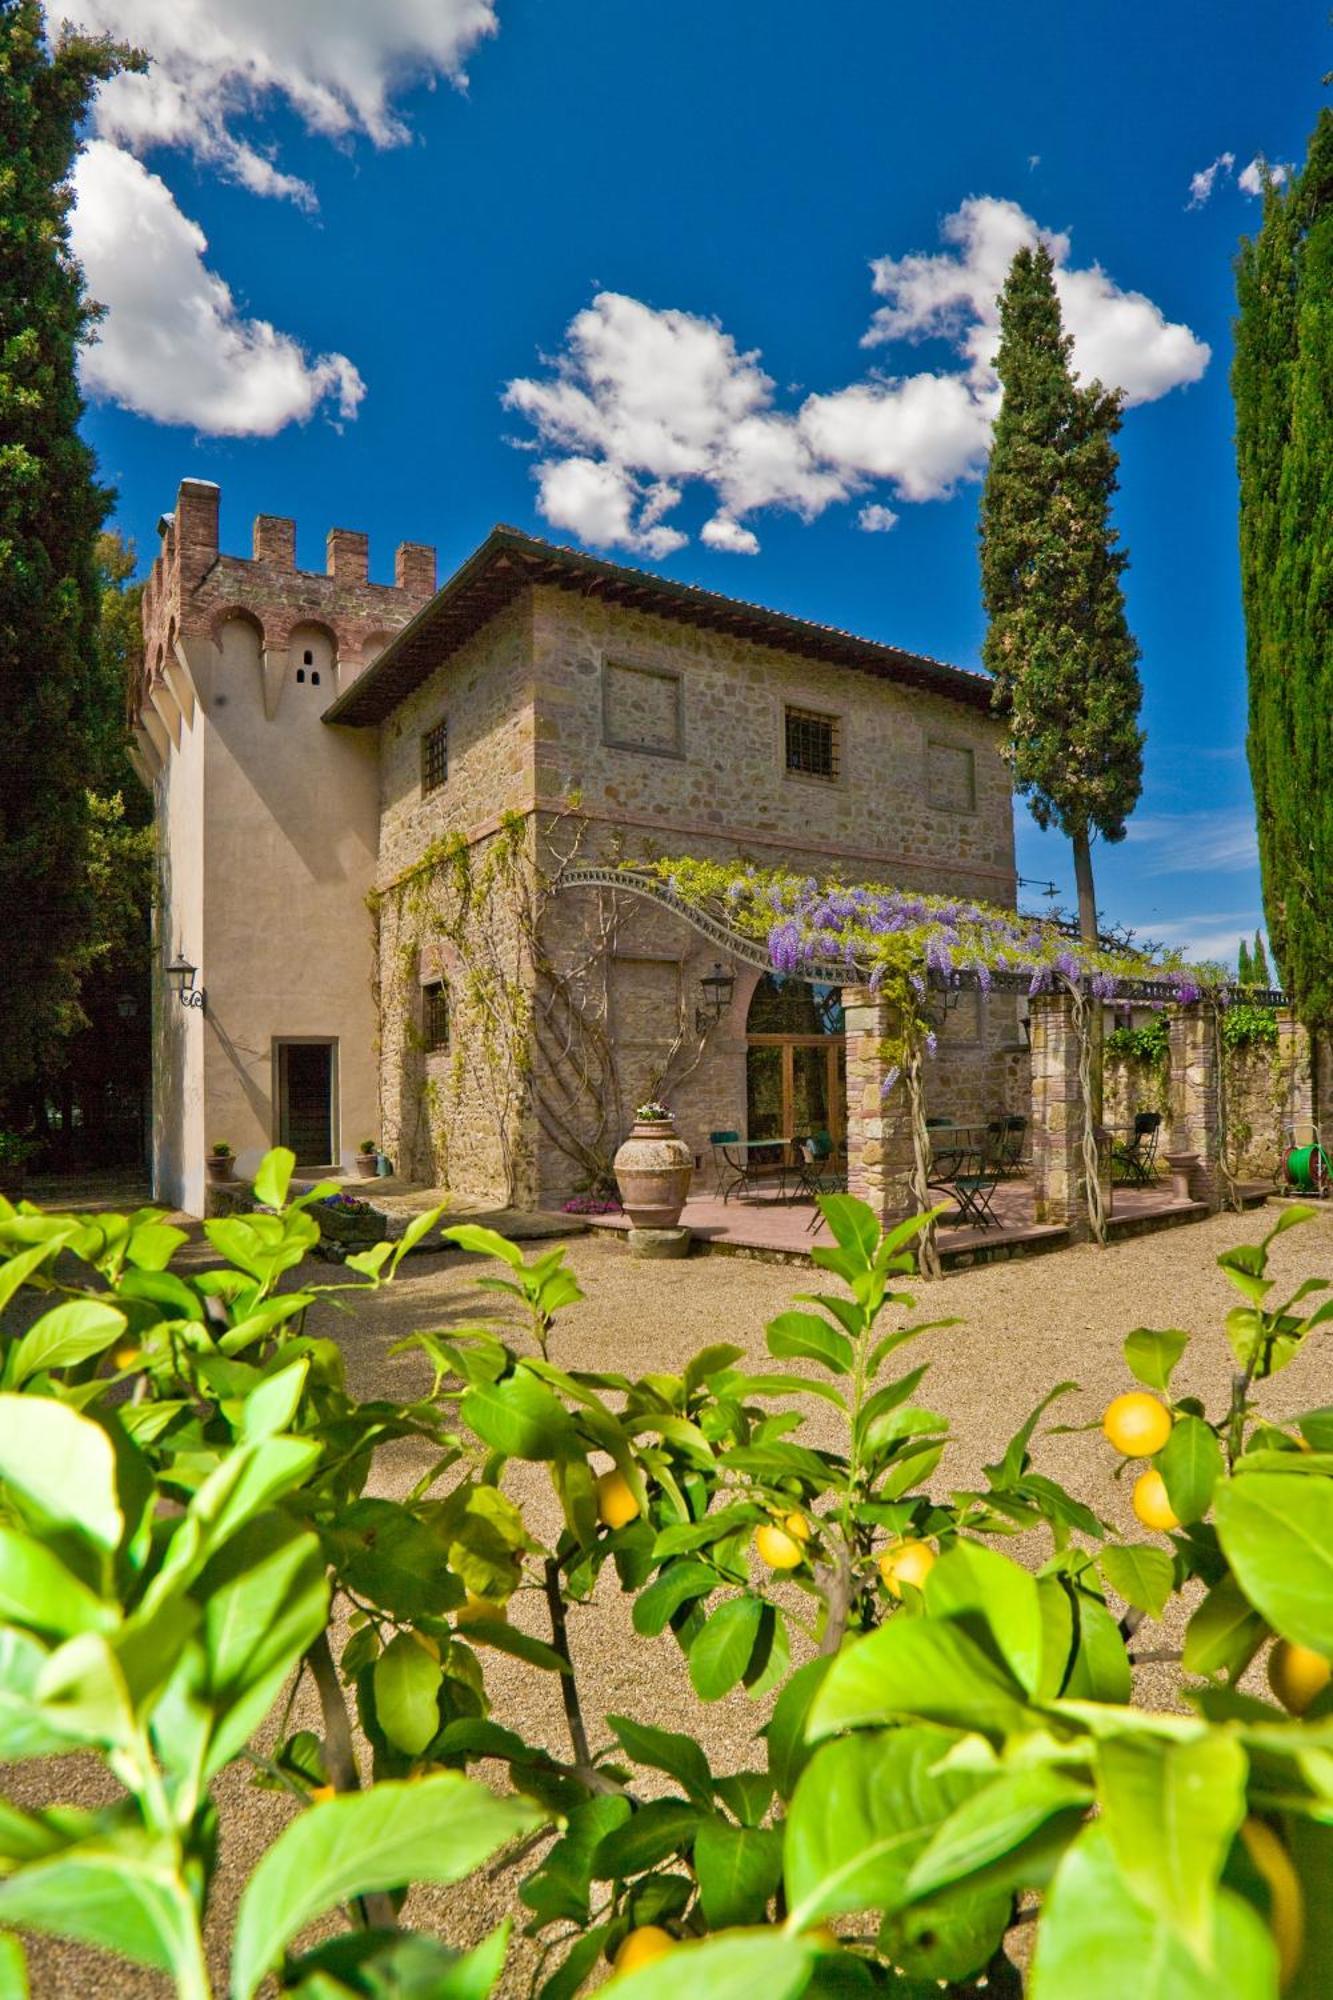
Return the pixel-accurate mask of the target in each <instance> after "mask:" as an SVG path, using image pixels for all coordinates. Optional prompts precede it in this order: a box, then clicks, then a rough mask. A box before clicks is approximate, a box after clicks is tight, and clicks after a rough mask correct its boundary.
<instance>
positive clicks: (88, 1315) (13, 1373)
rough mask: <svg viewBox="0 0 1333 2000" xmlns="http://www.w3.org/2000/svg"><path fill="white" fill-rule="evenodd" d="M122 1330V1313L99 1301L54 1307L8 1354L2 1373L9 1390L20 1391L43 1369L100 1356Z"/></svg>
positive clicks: (73, 1300)
mask: <svg viewBox="0 0 1333 2000" xmlns="http://www.w3.org/2000/svg"><path fill="white" fill-rule="evenodd" d="M125 1326H126V1319H125V1315H124V1313H123V1312H120V1311H118V1309H117V1308H116V1307H115V1306H112V1305H106V1304H104V1303H103V1302H102V1301H101V1300H100V1299H69V1300H67V1301H66V1303H65V1304H64V1305H63V1306H53V1307H52V1309H51V1311H50V1312H46V1313H43V1314H42V1316H41V1318H40V1319H39V1320H38V1321H37V1323H36V1325H35V1326H32V1327H30V1328H29V1329H28V1331H27V1333H25V1334H24V1336H23V1338H22V1340H20V1341H19V1343H18V1345H17V1346H16V1347H15V1348H14V1349H13V1351H12V1352H11V1354H10V1358H9V1366H8V1368H7V1369H6V1371H5V1372H6V1374H7V1375H8V1377H9V1381H10V1384H11V1386H12V1387H13V1388H15V1389H20V1388H22V1386H23V1384H24V1383H25V1382H26V1381H27V1380H28V1378H29V1376H32V1375H37V1374H40V1373H41V1371H42V1370H43V1369H51V1368H69V1367H72V1366H73V1364H74V1363H75V1362H76V1361H86V1360H87V1359H88V1357H89V1355H91V1354H100V1353H101V1352H102V1349H103V1348H104V1347H110V1345H111V1343H112V1341H113V1340H115V1339H117V1338H118V1336H119V1335H120V1334H122V1333H123V1332H124V1330H125Z"/></svg>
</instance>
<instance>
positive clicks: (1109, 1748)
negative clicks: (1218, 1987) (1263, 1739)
mask: <svg viewBox="0 0 1333 2000" xmlns="http://www.w3.org/2000/svg"><path fill="white" fill-rule="evenodd" d="M1246 1770H1247V1765H1246V1758H1245V1752H1244V1751H1243V1750H1242V1749H1241V1747H1240V1745H1239V1743H1237V1742H1235V1741H1234V1740H1233V1739H1231V1738H1229V1737H1225V1736H1223V1735H1222V1734H1221V1733H1220V1732H1218V1731H1214V1732H1213V1733H1212V1734H1211V1735H1207V1736H1200V1737H1199V1739H1198V1740H1197V1741H1195V1742H1192V1743H1191V1742H1184V1743H1155V1742H1150V1741H1148V1740H1147V1739H1145V1738H1137V1739H1131V1738H1128V1737H1111V1738H1109V1739H1108V1740H1107V1741H1105V1742H1103V1743H1101V1744H1099V1745H1098V1749H1097V1792H1098V1797H1099V1799H1100V1801H1101V1807H1102V1824H1103V1826H1104V1827H1105V1829H1106V1837H1107V1839H1108V1840H1109V1842H1110V1844H1111V1851H1112V1853H1113V1855H1114V1856H1115V1861H1116V1865H1117V1867H1118V1869H1119V1871H1120V1876H1121V1879H1122V1880H1123V1881H1124V1883H1125V1885H1126V1887H1127V1888H1128V1889H1129V1891H1130V1893H1131V1894H1132V1895H1134V1896H1136V1897H1137V1898H1138V1900H1139V1901H1140V1902H1141V1903H1143V1904H1144V1905H1145V1906H1146V1907H1147V1908H1148V1909H1150V1910H1151V1911H1153V1912H1154V1914H1155V1915H1157V1916H1159V1917H1161V1918H1162V1919H1163V1921H1164V1922H1166V1923H1168V1924H1169V1925H1170V1926H1171V1928H1172V1929H1173V1930H1174V1931H1175V1932H1176V1933H1177V1934H1178V1935H1179V1936H1180V1937H1181V1938H1183V1939H1184V1941H1185V1943H1186V1944H1187V1945H1188V1946H1189V1948H1190V1950H1191V1951H1192V1952H1193V1954H1194V1956H1195V1958H1196V1959H1198V1960H1199V1961H1200V1963H1202V1964H1206V1963H1208V1955H1209V1951H1210V1948H1211V1944H1212V1935H1213V1924H1214V1911H1215V1904H1216V1892H1217V1885H1218V1881H1219V1879H1220V1877H1221V1873H1222V1864H1223V1862H1224V1861H1225V1860H1226V1857H1227V1851H1228V1849H1229V1848H1230V1846H1231V1842H1232V1840H1233V1838H1234V1836H1235V1834H1236V1831H1237V1829H1238V1828H1239V1826H1240V1823H1241V1821H1242V1820H1243V1819H1244V1817H1245V1777H1246Z"/></svg>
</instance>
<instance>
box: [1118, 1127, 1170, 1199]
mask: <svg viewBox="0 0 1333 2000" xmlns="http://www.w3.org/2000/svg"><path fill="white" fill-rule="evenodd" d="M1161 1127H1162V1114H1161V1112H1160V1111H1140V1112H1139V1113H1138V1114H1137V1115H1136V1117H1135V1119H1134V1130H1133V1133H1132V1134H1131V1136H1130V1137H1129V1138H1128V1139H1126V1140H1125V1141H1124V1142H1123V1144H1121V1145H1117V1146H1113V1147H1112V1148H1111V1170H1112V1173H1113V1174H1115V1175H1117V1176H1118V1177H1119V1179H1120V1180H1121V1182H1122V1183H1123V1184H1124V1186H1126V1187H1155V1186H1156V1184H1157V1139H1158V1134H1159V1133H1160V1131H1161Z"/></svg>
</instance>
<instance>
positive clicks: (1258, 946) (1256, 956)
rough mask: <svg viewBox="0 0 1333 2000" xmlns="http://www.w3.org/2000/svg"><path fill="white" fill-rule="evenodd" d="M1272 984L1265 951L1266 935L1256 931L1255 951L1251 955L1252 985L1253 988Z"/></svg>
mask: <svg viewBox="0 0 1333 2000" xmlns="http://www.w3.org/2000/svg"><path fill="white" fill-rule="evenodd" d="M1272 983H1273V982H1272V978H1271V976H1270V974H1269V970H1268V953H1267V952H1266V951H1265V950H1264V934H1263V932H1262V931H1256V932H1255V934H1254V950H1253V951H1252V952H1251V953H1250V984H1251V985H1252V986H1271V985H1272Z"/></svg>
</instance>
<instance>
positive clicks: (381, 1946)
mask: <svg viewBox="0 0 1333 2000" xmlns="http://www.w3.org/2000/svg"><path fill="white" fill-rule="evenodd" d="M349 1261H350V1260H349ZM508 1945H509V1925H508V1924H507V1923H504V1924H501V1925H500V1928H499V1929H498V1930H495V1931H492V1932H491V1935H490V1936H489V1937H488V1938H487V1939H486V1940H485V1941H484V1942H483V1943H482V1944H479V1945H478V1946H477V1948H476V1950H475V1951H469V1952H458V1951H455V1950H454V1949H453V1947H452V1946H451V1945H447V1944H441V1943H440V1942H439V1940H438V1939H437V1938H433V1937H424V1936H422V1934H421V1933H420V1932H414V1931H354V1932H353V1933H352V1935H351V1936H350V1937H337V1938H332V1939H331V1940H330V1941H329V1943H328V1944H323V1945H320V1946H319V1947H318V1948H317V1949H316V1950H315V1951H310V1952H307V1953H306V1954H305V1955H304V1956H303V1957H302V1958H300V1959H298V1960H297V1962H296V1964H295V1965H294V1966H292V1967H291V1969H290V1971H289V1972H288V1975H287V1978H286V1980H285V1981H284V1984H283V1992H284V1993H290V1994H292V1995H293V2000H343V1996H344V1995H346V1996H349V2000H350V1996H352V1995H356V1996H358V2000H487V1996H488V1995H489V1994H490V1992H491V1991H492V1989H493V1988H494V1985H495V1982H496V1980H497V1979H498V1978H499V1977H500V1974H501V1972H502V1970H503V1969H504V1960H505V1952H506V1950H507V1949H508Z"/></svg>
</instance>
